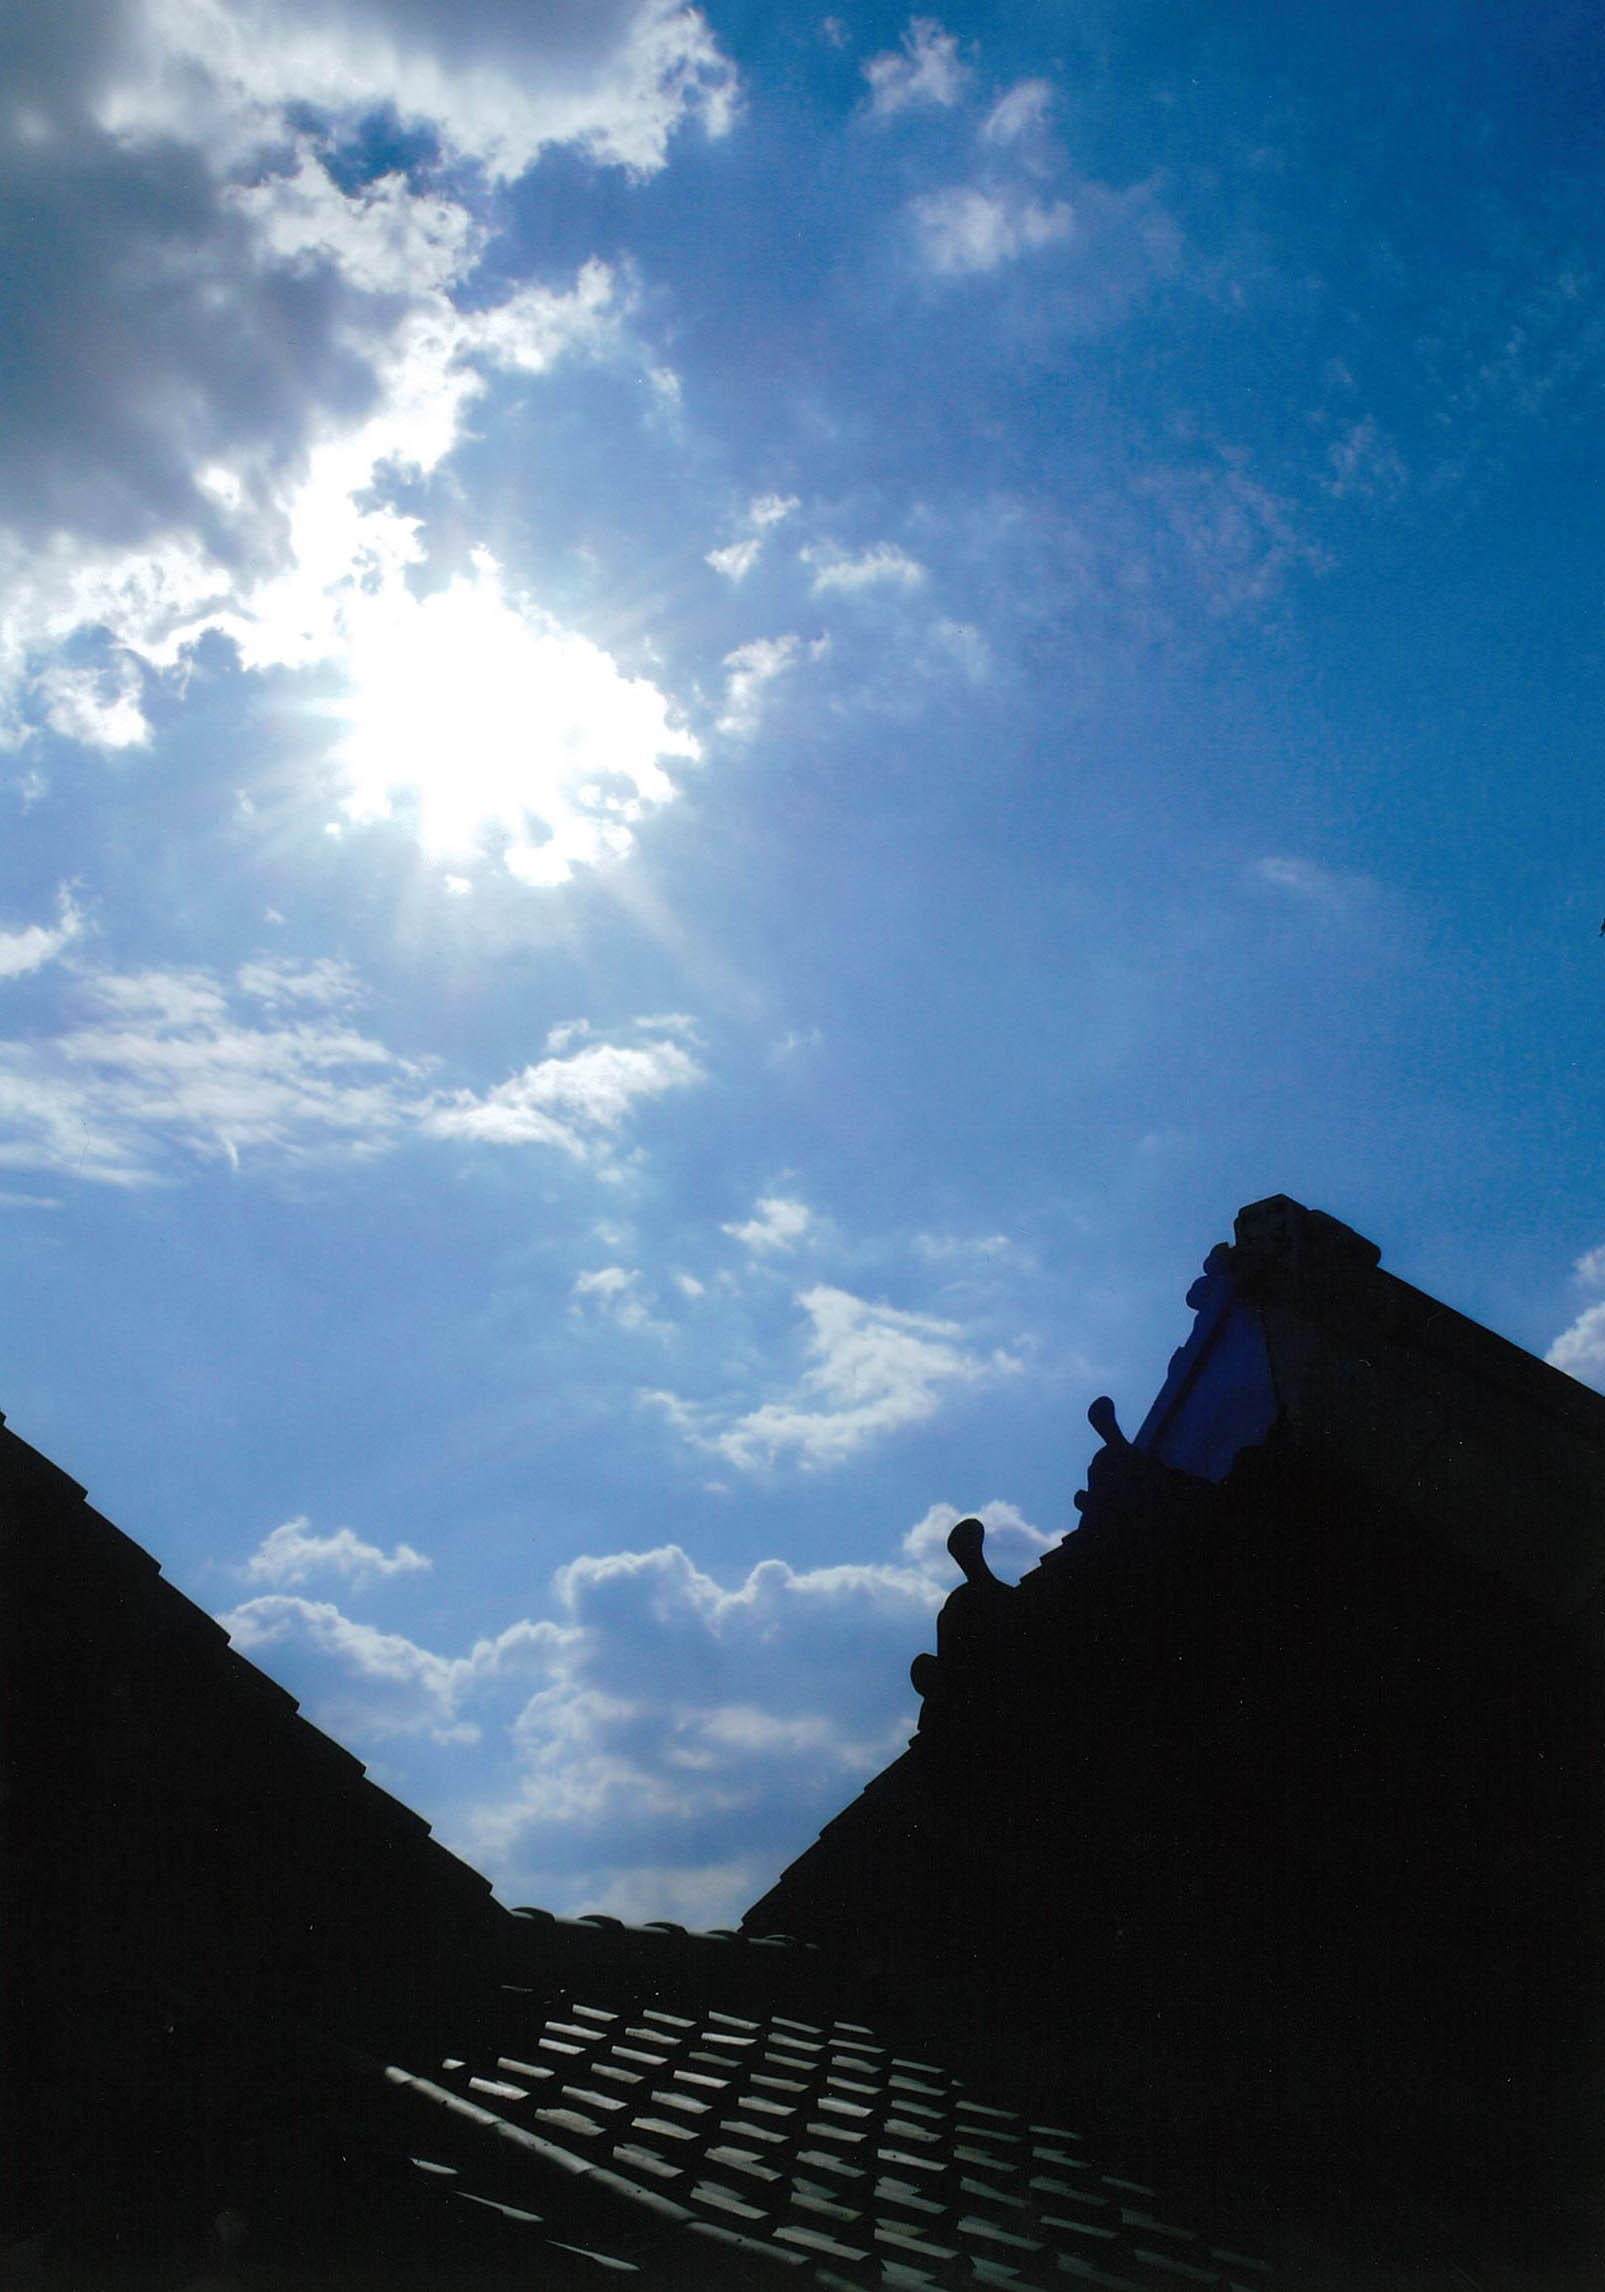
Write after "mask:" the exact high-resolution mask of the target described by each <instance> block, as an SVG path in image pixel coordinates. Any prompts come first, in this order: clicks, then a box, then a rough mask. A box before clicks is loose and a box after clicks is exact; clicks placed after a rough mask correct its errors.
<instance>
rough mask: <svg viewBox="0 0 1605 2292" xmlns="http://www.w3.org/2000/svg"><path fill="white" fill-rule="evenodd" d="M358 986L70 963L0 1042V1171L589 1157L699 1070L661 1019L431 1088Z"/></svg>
mask: <svg viewBox="0 0 1605 2292" xmlns="http://www.w3.org/2000/svg"><path fill="white" fill-rule="evenodd" d="M16 936H18V937H25V935H20V934H19V935H16ZM28 950H29V951H30V952H32V951H33V943H32V942H29V943H28ZM43 959H44V958H43V957H41V958H40V960H41V961H42V960H43ZM359 993H360V989H359V983H358V982H357V981H356V979H355V977H354V975H353V974H352V973H350V972H349V971H348V970H347V969H346V968H345V967H344V966H341V965H337V964H333V963H330V962H327V961H324V962H319V963H314V964H311V965H308V966H305V967H301V966H297V965H295V964H292V963H287V962H284V961H282V960H273V961H258V962H255V963H250V964H246V965H244V966H242V968H241V969H240V971H239V972H238V973H237V974H236V975H235V977H234V978H233V979H228V978H226V977H224V976H222V975H220V974H218V973H215V972H211V971H205V970H198V969H192V970H187V971H141V972H122V973H119V972H111V971H106V972H99V973H81V974H79V975H77V976H76V977H75V978H74V979H73V980H72V981H71V982H70V983H69V986H68V992H67V1000H68V1005H69V1010H70V1013H71V1015H70V1017H69V1018H68V1021H67V1023H66V1024H64V1025H63V1026H61V1027H60V1028H59V1030H58V1031H57V1032H55V1033H53V1034H48V1033H46V1034H39V1035H35V1036H31V1037H30V1038H28V1039H27V1040H22V1039H10V1040H3V1039H0V1124H3V1131H0V1168H10V1169H47V1170H53V1171H58V1172H62V1173H64V1174H70V1175H72V1176H74V1177H77V1178H81V1179H85V1180H88V1181H92V1182H97V1183H100V1184H107V1185H123V1186H138V1185H148V1184H153V1183H158V1182H161V1181H163V1180H168V1179H171V1178H173V1177H174V1176H176V1175H177V1174H179V1172H180V1171H181V1170H182V1168H183V1167H184V1165H185V1164H186V1163H190V1164H193V1163H196V1162H206V1161H216V1160H222V1161H225V1162H227V1163H229V1164H231V1165H232V1166H234V1167H235V1168H239V1167H241V1166H242V1165H243V1163H245V1162H246V1161H247V1160H249V1161H251V1162H253V1163H254V1162H257V1161H265V1162H277V1163H282V1162H285V1161H295V1160H306V1159H309V1158H316V1157H320V1156H321V1157H328V1156H330V1155H335V1156H341V1157H344V1158H346V1159H351V1158H353V1157H355V1158H362V1157H371V1156H373V1155H375V1154H379V1153H383V1152H387V1151H390V1150H393V1149H394V1148H396V1147H398V1146H399V1145H401V1144H402V1143H403V1142H404V1141H406V1140H407V1139H409V1138H413V1139H418V1138H436V1139H461V1140H466V1141H471V1142H477V1143H484V1144H492V1145H499V1146H530V1145H538V1146H549V1147H555V1148H557V1149H559V1150H560V1151H562V1152H563V1153H565V1154H567V1155H568V1156H570V1157H571V1158H572V1159H574V1160H576V1161H580V1162H591V1163H593V1164H605V1163H606V1160H607V1157H608V1154H609V1151H610V1148H611V1147H612V1145H613V1143H614V1141H615V1140H616V1139H617V1138H618V1137H619V1136H620V1135H621V1133H622V1132H623V1130H624V1128H625V1126H626V1125H627V1124H628V1122H629V1121H630V1119H631V1118H632V1116H633V1115H634V1113H635V1111H636V1110H637V1108H638V1107H639V1106H641V1105H642V1104H643V1103H644V1102H646V1101H648V1100H650V1099H653V1098H655V1097H659V1096H661V1095H662V1094H663V1093H664V1092H666V1091H672V1090H681V1089H686V1088H689V1087H691V1086H692V1085H694V1084H695V1083H698V1082H700V1081H701V1080H702V1078H703V1076H702V1069H701V1067H700V1066H699V1065H698V1064H697V1062H696V1060H695V1058H694V1057H693V1056H692V1054H691V1052H690V1051H689V1050H688V1049H687V1048H686V1047H685V1044H684V1041H683V1040H682V1039H680V1036H679V1034H678V1033H677V1032H673V1031H670V1032H665V1031H664V1030H663V1027H662V1025H661V1023H659V1022H653V1021H643V1022H640V1023H639V1025H638V1028H637V1030H636V1032H637V1038H638V1039H636V1040H633V1041H631V1040H623V1041H618V1040H606V1039H598V1040H589V1039H588V1040H585V1041H584V1042H583V1043H582V1045H581V1047H580V1048H578V1049H569V1050H566V1051H563V1052H559V1053H555V1054H552V1055H549V1056H547V1057H545V1058H542V1059H539V1060H537V1061H535V1062H534V1063H533V1064H532V1065H529V1066H526V1067H524V1068H523V1069H522V1070H521V1071H520V1072H519V1073H518V1074H516V1075H513V1076H510V1077H509V1078H508V1079H507V1080H506V1081H504V1082H501V1083H498V1084H495V1085H494V1086H492V1087H491V1088H490V1089H488V1090H484V1091H477V1092H476V1091H474V1090H471V1089H467V1088H459V1089H455V1090H451V1089H444V1088H442V1087H441V1086H440V1084H439V1083H438V1082H437V1081H436V1079H435V1062H434V1061H433V1060H431V1059H429V1058H427V1057H416V1056H415V1057H407V1056H403V1055H402V1054H400V1053H399V1052H397V1051H395V1050H393V1049H391V1048H390V1047H389V1046H388V1045H387V1044H385V1043H383V1042H381V1041H380V1040H378V1039H377V1038H376V1037H375V1036H373V1035H371V1034H367V1033H364V1032H363V1031H362V1030H361V1028H360V1027H359V1026H358V1025H357V1024H356V1023H355V1021H354V1019H353V1018H352V1016H351V1012H350V1008H349V1006H350V1005H351V1004H352V1003H354V1002H355V1001H356V1000H357V999H358V997H359Z"/></svg>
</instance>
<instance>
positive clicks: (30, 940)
mask: <svg viewBox="0 0 1605 2292" xmlns="http://www.w3.org/2000/svg"><path fill="white" fill-rule="evenodd" d="M83 920H84V919H83V916H82V915H81V914H80V912H79V910H78V908H77V906H76V905H75V904H74V901H73V897H72V894H71V892H70V891H68V889H67V888H66V886H65V885H63V886H62V888H61V890H60V891H59V892H57V894H56V920H55V922H54V923H28V924H24V926H23V927H22V929H21V930H20V931H0V979H19V978H21V977H22V976H23V974H24V973H25V972H28V971H39V970H42V969H43V968H44V966H45V964H47V963H53V962H54V961H55V959H56V957H57V956H58V955H59V954H60V953H61V951H62V949H63V948H64V947H69V946H71V944H72V942H73V941H74V940H75V939H76V938H77V937H78V935H79V933H80V932H81V931H82V929H83Z"/></svg>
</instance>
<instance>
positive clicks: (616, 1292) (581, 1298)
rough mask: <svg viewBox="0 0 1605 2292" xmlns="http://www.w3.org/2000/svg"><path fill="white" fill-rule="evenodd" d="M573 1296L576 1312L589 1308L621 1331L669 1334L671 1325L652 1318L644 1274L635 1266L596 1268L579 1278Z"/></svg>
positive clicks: (570, 1292)
mask: <svg viewBox="0 0 1605 2292" xmlns="http://www.w3.org/2000/svg"><path fill="white" fill-rule="evenodd" d="M569 1295H570V1296H571V1297H572V1298H573V1299H574V1302H575V1306H576V1308H578V1307H580V1306H582V1305H586V1304H589V1305H591V1306H593V1307H594V1308H595V1309H596V1310H597V1311H598V1312H600V1313H603V1314H605V1315H606V1316H607V1318H608V1319H609V1320H610V1321H613V1322H616V1323H617V1324H618V1326H619V1328H621V1329H629V1330H649V1331H651V1332H653V1333H654V1334H655V1335H660V1336H661V1335H664V1334H666V1333H667V1324H666V1323H664V1322H661V1321H655V1320H654V1319H653V1318H652V1311H651V1305H650V1302H649V1300H648V1298H647V1297H646V1296H645V1294H644V1293H643V1289H642V1283H641V1275H640V1272H639V1271H638V1269H637V1268H636V1267H634V1266H624V1265H599V1266H595V1267H593V1268H592V1269H591V1270H590V1271H589V1272H586V1273H582V1274H579V1275H578V1276H577V1277H576V1279H575V1281H574V1285H573V1287H572V1289H571V1290H570V1291H569Z"/></svg>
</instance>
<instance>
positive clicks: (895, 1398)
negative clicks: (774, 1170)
mask: <svg viewBox="0 0 1605 2292" xmlns="http://www.w3.org/2000/svg"><path fill="white" fill-rule="evenodd" d="M797 1302H798V1304H799V1305H800V1306H801V1307H802V1310H803V1312H804V1314H805V1315H806V1316H807V1319H808V1323H809V1329H808V1336H807V1339H806V1347H805V1350H806V1356H807V1363H808V1365H807V1367H806V1368H805V1369H804V1370H803V1372H802V1375H801V1376H800V1377H799V1379H798V1380H797V1383H796V1384H795V1386H794V1387H793V1388H792V1390H791V1391H790V1392H789V1393H787V1394H786V1395H784V1396H783V1397H782V1398H780V1399H778V1400H771V1401H765V1402H763V1403H762V1404H761V1406H759V1407H757V1408H755V1409H750V1410H747V1411H745V1412H744V1413H741V1414H736V1415H730V1414H721V1413H720V1412H718V1411H716V1410H712V1409H708V1408H703V1407H698V1406H697V1405H696V1404H693V1403H690V1402H687V1401H684V1400H682V1399H681V1398H680V1397H679V1396H678V1395H676V1394H673V1393H663V1392H654V1393H648V1394H646V1395H644V1396H643V1398H644V1399H646V1400H647V1401H649V1402H651V1403H652V1404H654V1405H655V1406H657V1407H659V1408H661V1409H662V1410H663V1412H664V1414H665V1416H666V1417H667V1418H668V1421H669V1422H670V1423H671V1424H672V1425H673V1426H674V1427H675V1429H676V1430H677V1431H679V1432H680V1433H682V1434H683V1435H684V1437H685V1438H687V1439H688V1440H690V1441H692V1442H694V1443H695V1444H696V1445H697V1446H699V1447H702V1448H706V1449H709V1450H711V1451H712V1452H714V1453H715V1454H717V1455H719V1456H722V1457H723V1458H725V1460H726V1461H727V1462H728V1463H730V1464H733V1465H736V1466H738V1467H739V1468H740V1469H741V1470H742V1471H744V1472H753V1471H758V1470H761V1469H762V1468H763V1467H765V1466H770V1465H775V1464H779V1463H782V1462H787V1463H795V1464H798V1465H800V1466H802V1467H803V1468H804V1469H809V1468H818V1467H822V1466H831V1465H837V1464H841V1463H844V1462H845V1461H846V1459H847V1458H848V1457H850V1456H852V1455H853V1454H854V1453H855V1452H856V1451H857V1450H858V1449H860V1448H862V1447H863V1446H864V1445H865V1444H866V1443H867V1442H869V1441H872V1440H877V1439H880V1438H883V1437H884V1436H885V1435H887V1434H889V1433H894V1432H901V1431H904V1430H906V1429H907V1428H908V1427H909V1426H911V1425H916V1424H923V1423H924V1422H925V1421H926V1420H927V1419H928V1418H930V1417H931V1416H933V1415H934V1414H935V1412H936V1410H937V1408H938V1407H939V1405H940V1399H941V1396H942V1394H943V1393H944V1391H946V1390H949V1389H951V1388H953V1387H955V1386H962V1385H973V1384H976V1383H978V1382H980V1381H981V1380H983V1379H985V1378H987V1377H991V1376H997V1375H1001V1374H1006V1373H1007V1372H1009V1371H1011V1370H1014V1369H1017V1368H1018V1367H1019V1363H1018V1361H1017V1360H1016V1359H1015V1358H1014V1357H1013V1356H1012V1355H1010V1354H1007V1353H1004V1352H1000V1351H994V1352H992V1353H982V1352H980V1351H978V1350H976V1349H975V1348H974V1346H973V1345H971V1344H970V1343H968V1342H967V1341H966V1338H965V1332H964V1330H963V1328H962V1327H961V1325H960V1324H959V1323H958V1322H956V1321H946V1320H940V1319H938V1318H936V1317H935V1316H934V1315H932V1314H927V1313H907V1312H904V1311H902V1310H901V1309H900V1308H898V1307H896V1306H891V1305H883V1304H878V1303H874V1302H871V1301H870V1300H869V1299H866V1298H862V1297H854V1296H853V1295H852V1294H851V1292H849V1291H847V1290H844V1289H834V1288H831V1287H829V1286H827V1285H825V1284H823V1283H821V1284H819V1285H817V1286H816V1287H814V1288H812V1289H806V1290H804V1291H802V1292H801V1293H800V1295H799V1296H798V1299H797Z"/></svg>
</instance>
